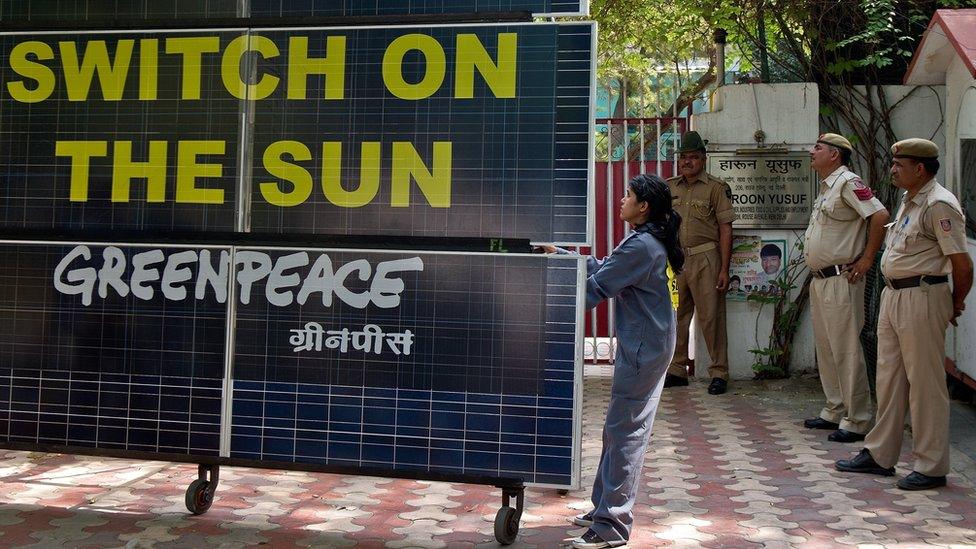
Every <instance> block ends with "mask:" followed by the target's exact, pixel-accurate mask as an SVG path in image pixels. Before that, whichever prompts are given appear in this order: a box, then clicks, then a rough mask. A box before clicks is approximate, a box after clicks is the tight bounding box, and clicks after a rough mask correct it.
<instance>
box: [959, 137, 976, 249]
mask: <svg viewBox="0 0 976 549" xmlns="http://www.w3.org/2000/svg"><path fill="white" fill-rule="evenodd" d="M959 181H960V183H961V185H960V190H961V191H962V193H961V194H962V207H963V209H964V210H965V211H966V235H967V236H968V237H969V238H976V139H961V140H960V141H959Z"/></svg>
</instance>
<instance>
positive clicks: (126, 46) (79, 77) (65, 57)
mask: <svg viewBox="0 0 976 549" xmlns="http://www.w3.org/2000/svg"><path fill="white" fill-rule="evenodd" d="M134 45H135V40H119V41H118V44H116V46H115V62H114V63H113V62H112V61H111V60H110V59H109V58H108V47H107V46H106V45H105V41H104V40H92V41H90V42H88V44H87V45H86V46H85V54H84V58H83V59H82V60H81V63H80V64H79V63H78V50H77V48H76V47H75V43H74V42H58V48H59V49H60V50H61V65H62V68H63V69H64V84H65V87H66V88H67V90H68V101H87V100H88V92H89V90H90V89H91V81H92V77H93V76H94V75H95V72H96V71H97V72H98V82H99V84H100V85H101V88H102V99H104V100H105V101H121V100H122V92H123V91H125V79H126V77H127V76H128V75H129V61H130V60H131V59H132V48H133V46H134Z"/></svg>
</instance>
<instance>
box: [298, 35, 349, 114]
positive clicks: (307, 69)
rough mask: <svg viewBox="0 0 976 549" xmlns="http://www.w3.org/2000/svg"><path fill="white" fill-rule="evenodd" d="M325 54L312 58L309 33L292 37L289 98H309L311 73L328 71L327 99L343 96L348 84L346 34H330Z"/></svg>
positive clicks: (326, 72)
mask: <svg viewBox="0 0 976 549" xmlns="http://www.w3.org/2000/svg"><path fill="white" fill-rule="evenodd" d="M326 52H328V53H327V54H326V56H325V57H315V58H309V56H308V37H307V36H292V37H291V38H289V39H288V99H305V98H306V95H307V90H306V88H307V86H308V75H310V74H324V75H325V94H324V95H323V96H322V97H323V99H342V98H343V97H345V88H346V37H345V36H330V37H329V38H328V40H327V41H326Z"/></svg>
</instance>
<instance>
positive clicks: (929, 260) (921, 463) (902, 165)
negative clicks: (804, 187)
mask: <svg viewBox="0 0 976 549" xmlns="http://www.w3.org/2000/svg"><path fill="white" fill-rule="evenodd" d="M891 154H892V156H893V159H892V163H891V179H892V183H894V185H895V186H897V187H898V188H901V189H905V193H904V196H903V198H902V204H901V207H900V208H899V209H898V214H897V215H896V216H895V220H894V221H893V222H892V223H889V224H888V235H887V237H886V240H885V253H884V256H883V257H882V259H881V271H882V272H883V273H884V276H885V279H886V280H885V288H884V290H883V292H882V294H881V312H880V315H879V318H878V377H877V392H878V419H877V423H876V424H875V426H874V428H873V429H871V432H869V433H868V435H867V438H866V439H865V441H864V449H863V450H861V453H859V454H858V455H857V456H856V457H854V458H853V459H844V460H840V461H838V462H837V463H836V467H837V469H838V470H840V471H851V472H856V473H871V474H875V475H884V476H891V475H893V474H894V473H895V468H894V465H895V463H897V462H898V455H899V453H900V452H901V442H902V435H903V434H904V425H905V412H908V411H910V412H911V414H910V415H911V424H912V436H913V443H914V448H913V451H914V454H915V464H914V471H912V473H911V474H909V475H908V476H906V477H905V478H903V479H901V480H899V481H898V487H899V488H901V489H903V490H925V489H929V488H935V487H939V486H945V483H946V477H945V475H946V473H947V472H948V471H949V436H948V435H949V394H948V391H947V390H946V383H945V369H944V362H945V333H946V329H947V328H948V326H949V323H950V322H951V323H953V324H955V318H956V317H957V316H959V315H960V314H962V311H963V309H964V308H965V302H966V295H967V294H968V293H969V289H970V288H971V287H972V284H973V261H972V258H970V257H969V254H968V253H967V251H966V233H965V218H964V216H963V211H962V208H961V207H960V205H959V201H958V200H957V199H956V197H955V196H953V194H952V193H951V192H949V191H948V190H946V188H945V187H943V186H942V185H940V184H939V183H938V182H937V181H936V180H935V175H936V174H937V173H938V171H939V160H938V156H939V148H938V147H937V146H936V145H935V143H932V142H931V141H927V140H925V139H906V140H904V141H899V142H898V143H895V144H894V145H893V146H892V147H891ZM950 274H951V275H952V287H951V288H950V286H949V284H948V282H949V276H948V275H950Z"/></svg>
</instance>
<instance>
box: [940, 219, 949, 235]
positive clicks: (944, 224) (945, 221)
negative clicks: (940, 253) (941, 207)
mask: <svg viewBox="0 0 976 549" xmlns="http://www.w3.org/2000/svg"><path fill="white" fill-rule="evenodd" d="M939 226H940V227H942V230H943V231H945V232H947V233H948V232H952V220H951V219H949V218H948V217H944V218H942V219H940V220H939Z"/></svg>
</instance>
